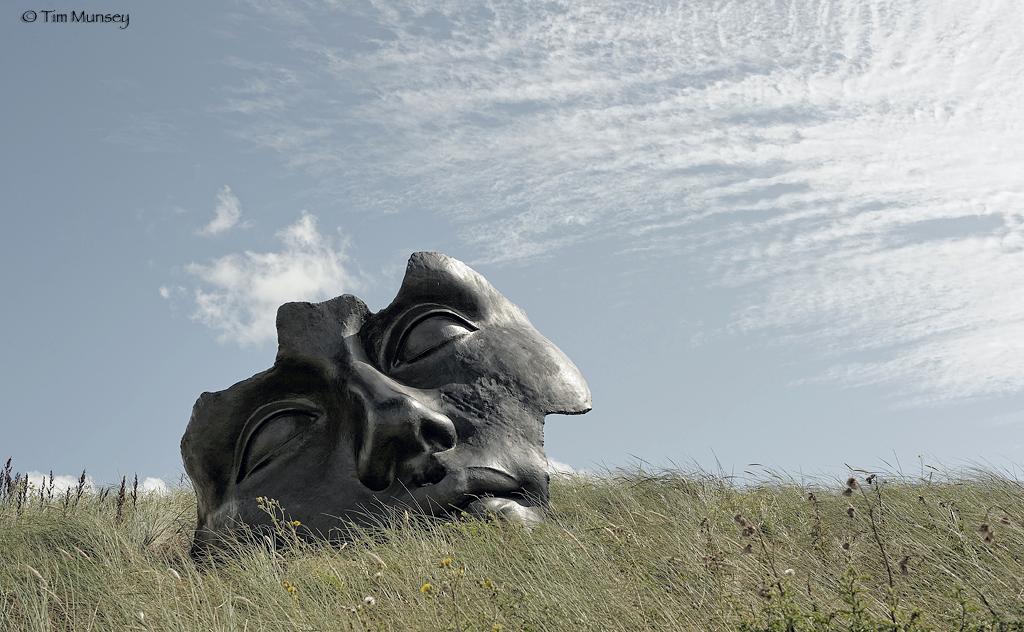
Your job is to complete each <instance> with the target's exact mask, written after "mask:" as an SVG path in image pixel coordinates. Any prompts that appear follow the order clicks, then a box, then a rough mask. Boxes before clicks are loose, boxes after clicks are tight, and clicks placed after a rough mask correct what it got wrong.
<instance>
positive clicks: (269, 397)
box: [181, 252, 590, 547]
mask: <svg viewBox="0 0 1024 632" xmlns="http://www.w3.org/2000/svg"><path fill="white" fill-rule="evenodd" d="M277 330H278V352H277V359H276V361H275V362H274V366H273V367H272V368H270V369H269V370H267V371H264V372H262V373H259V374H257V375H254V376H253V377H251V378H249V379H247V380H244V381H242V382H239V383H238V384H235V385H234V386H232V387H230V388H228V389H226V390H223V391H220V392H217V393H203V394H202V395H201V396H200V397H199V400H198V401H197V402H196V404H195V407H194V409H193V412H192V419H191V420H190V421H189V425H188V429H187V430H186V431H185V436H184V437H183V438H182V441H181V452H182V457H183V459H184V463H185V470H186V472H187V473H188V475H189V477H190V478H191V479H192V482H193V485H194V487H195V490H196V495H197V498H198V513H199V524H198V527H197V529H196V546H197V547H202V546H203V545H204V544H206V543H208V542H211V541H213V540H214V539H216V538H217V537H218V536H219V535H222V534H226V533H229V532H230V531H231V530H232V529H233V527H235V526H236V525H237V524H238V523H245V524H248V525H251V526H261V525H267V524H269V520H270V519H269V516H267V515H266V513H264V512H263V511H261V510H260V509H259V507H258V506H257V503H256V498H257V497H259V496H265V497H269V498H273V499H276V500H278V501H279V502H280V503H281V505H282V507H284V509H285V510H286V511H287V513H288V515H289V518H290V519H297V520H299V521H301V522H302V525H303V530H304V532H305V533H309V534H315V535H320V536H325V537H331V532H332V530H335V529H338V528H339V527H340V526H342V524H343V522H354V523H363V524H365V523H368V522H372V521H373V519H374V518H375V517H377V516H379V515H381V514H383V513H384V512H386V511H387V508H389V507H399V506H400V507H404V508H406V509H408V510H409V511H414V512H420V513H425V514H430V515H437V516H443V515H450V514H451V513H453V512H460V511H466V512H468V513H470V514H474V515H481V516H482V515H486V514H489V513H494V514H498V515H499V516H503V517H505V518H508V519H510V520H515V521H521V522H525V523H532V522H536V521H539V520H541V519H542V518H543V515H544V511H545V509H546V507H547V500H548V477H547V474H546V466H547V459H546V457H545V455H544V448H543V446H544V439H543V424H544V416H545V415H547V414H551V413H562V414H578V413H585V412H587V411H588V410H590V391H589V389H588V388H587V384H586V382H585V381H584V379H583V376H582V375H581V374H580V372H579V370H578V369H577V368H576V366H575V365H573V363H572V362H571V361H570V360H569V359H568V358H567V357H566V356H565V355H564V354H563V353H562V352H561V351H559V349H558V348H557V347H555V346H554V345H553V344H552V343H551V342H550V341H548V340H547V339H546V338H544V336H542V335H541V334H540V333H539V332H538V331H537V330H536V329H534V327H533V325H531V324H530V322H529V320H527V318H526V315H525V314H524V313H523V312H522V310H520V309H519V308H518V307H516V306H515V305H513V304H512V303H511V302H509V301H508V299H506V298H505V297H504V296H502V295H501V294H500V293H499V292H498V291H497V290H495V289H494V288H493V287H492V286H491V285H490V283H488V282H487V281H486V280H485V279H484V278H483V277H481V276H480V275H479V274H477V273H476V272H474V271H473V270H471V269H470V268H469V267H467V266H466V265H465V264H463V263H461V262H460V261H456V260H455V259H451V258H449V257H446V256H445V255H441V254H438V253H428V252H420V253H416V254H414V255H412V257H411V258H410V259H409V265H408V268H407V270H406V274H405V280H404V281H403V283H402V287H401V289H400V290H399V292H398V296H397V297H396V298H395V300H394V302H392V303H391V305H389V306H388V307H387V308H385V309H383V310H381V311H380V312H377V313H375V314H374V313H370V311H369V310H368V309H367V307H366V305H365V304H363V302H362V301H360V300H359V299H358V298H356V297H354V296H351V295H344V296H339V297H337V298H334V299H331V300H329V301H325V302H323V303H287V304H285V305H282V306H281V308H280V309H279V310H278V313H277Z"/></svg>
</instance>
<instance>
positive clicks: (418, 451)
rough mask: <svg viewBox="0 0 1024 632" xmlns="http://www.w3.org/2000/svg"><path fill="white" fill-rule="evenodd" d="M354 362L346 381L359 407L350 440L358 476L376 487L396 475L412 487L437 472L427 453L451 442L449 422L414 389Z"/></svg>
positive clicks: (387, 483) (452, 433)
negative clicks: (354, 368) (355, 367)
mask: <svg viewBox="0 0 1024 632" xmlns="http://www.w3.org/2000/svg"><path fill="white" fill-rule="evenodd" d="M360 364H361V366H360V367H359V368H358V370H357V371H355V377H356V378H357V379H354V380H352V382H350V386H349V388H350V391H351V394H352V396H353V399H354V400H355V401H356V403H357V404H358V405H359V406H358V408H359V409H361V412H362V414H361V417H362V419H361V420H360V421H361V423H359V424H357V426H358V431H357V435H358V436H357V441H356V467H357V470H358V474H359V480H360V481H361V482H362V483H363V484H364V485H366V486H367V487H369V488H370V489H372V490H374V491H380V490H383V489H387V488H388V487H390V486H391V484H392V483H393V482H394V481H395V479H396V478H397V479H398V480H400V481H402V482H403V483H405V484H406V485H409V486H410V487H412V486H419V485H422V484H423V483H425V482H434V480H435V479H436V478H439V477H440V476H439V475H441V476H443V471H439V470H440V468H441V466H440V465H439V464H438V463H437V462H436V461H435V460H434V459H432V458H431V456H432V455H433V454H435V453H437V452H443V451H445V450H449V449H451V448H454V447H455V443H456V434H455V425H454V424H453V423H452V421H451V420H450V419H448V417H446V416H444V415H442V414H440V413H438V412H436V411H434V410H431V409H430V408H429V407H427V406H426V405H424V404H423V403H422V402H421V401H419V399H417V397H416V393H415V392H413V391H411V390H409V389H406V388H405V387H403V386H402V385H401V384H399V383H397V382H395V381H394V380H392V379H390V378H388V377H387V376H386V375H383V374H382V373H380V372H378V371H377V370H375V369H374V368H373V367H371V366H369V365H367V364H365V363H360Z"/></svg>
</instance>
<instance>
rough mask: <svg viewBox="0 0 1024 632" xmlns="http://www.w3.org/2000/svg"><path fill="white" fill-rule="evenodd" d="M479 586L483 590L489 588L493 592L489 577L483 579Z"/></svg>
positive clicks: (492, 584) (492, 583)
mask: <svg viewBox="0 0 1024 632" xmlns="http://www.w3.org/2000/svg"><path fill="white" fill-rule="evenodd" d="M480 585H481V586H483V587H484V588H490V589H491V590H494V582H492V581H491V580H490V578H489V577H485V578H484V579H483V581H481V582H480Z"/></svg>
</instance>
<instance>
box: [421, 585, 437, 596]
mask: <svg viewBox="0 0 1024 632" xmlns="http://www.w3.org/2000/svg"><path fill="white" fill-rule="evenodd" d="M432 590H434V586H433V585H432V584H431V583H430V582H423V585H422V586H420V592H421V593H423V594H424V595H425V594H427V593H429V592H430V591H432Z"/></svg>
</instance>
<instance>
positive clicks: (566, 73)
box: [231, 0, 1024, 403]
mask: <svg viewBox="0 0 1024 632" xmlns="http://www.w3.org/2000/svg"><path fill="white" fill-rule="evenodd" d="M310 6H315V5H310ZM324 6H328V5H324ZM375 6H377V8H375V9H366V14H365V15H364V16H363V17H364V18H365V19H368V20H371V21H373V22H375V23H376V24H377V27H378V31H379V32H386V33H388V34H389V37H387V38H378V39H375V40H373V42H372V45H371V43H370V42H364V44H365V46H362V47H361V48H359V49H346V48H344V46H343V45H342V44H340V43H339V41H338V40H336V39H325V38H324V37H323V36H322V33H326V32H330V30H328V29H321V30H318V29H317V28H316V27H315V26H310V24H319V23H327V22H325V21H327V20H329V19H330V18H331V16H332V12H331V10H330V9H327V8H325V9H323V10H322V11H323V13H322V15H317V16H316V18H317V19H316V20H311V21H310V22H309V23H303V24H299V23H295V22H291V23H290V24H291V26H290V27H289V28H292V29H294V33H295V35H296V40H297V41H298V40H302V42H303V43H302V45H301V46H297V50H300V51H303V52H304V53H305V54H306V55H307V57H306V59H304V60H303V63H302V64H296V65H294V66H292V67H283V66H282V67H273V68H256V67H253V69H252V71H251V74H252V76H251V77H248V78H247V81H249V82H250V83H253V82H256V83H257V84H258V85H259V86H260V90H259V91H257V92H254V93H253V94H252V95H251V98H252V99H253V101H254V103H258V104H260V105H261V106H266V107H262V109H261V108H255V107H254V108H249V109H245V108H241V109H236V111H238V112H243V111H244V112H249V114H245V115H242V116H245V117H247V118H245V119H244V120H246V121H247V123H248V124H247V125H246V126H244V130H242V131H240V134H241V133H245V134H246V135H247V136H248V137H249V138H252V139H253V140H254V142H256V143H259V144H261V145H263V146H264V147H266V148H267V149H269V150H271V151H275V152H279V153H280V154H281V156H282V157H283V159H284V160H285V162H286V164H288V165H289V166H291V167H293V168H297V169H304V170H306V171H307V172H308V173H310V174H311V175H313V176H315V177H319V178H321V179H322V181H324V182H325V183H334V182H338V181H342V180H343V181H345V182H348V183H351V184H350V185H348V186H349V188H350V189H351V190H350V191H349V192H350V193H351V196H350V199H352V200H357V201H358V202H359V203H360V204H365V205H368V206H371V207H372V206H375V205H380V206H387V207H392V206H396V205H401V204H402V202H403V200H402V199H395V198H393V197H389V198H379V199H375V194H376V195H378V196H379V192H380V191H395V190H398V191H401V192H403V193H402V195H403V196H405V199H407V200H413V201H415V202H416V203H417V204H418V205H420V206H421V207H427V208H437V209H446V210H445V211H444V212H447V213H449V215H450V217H451V219H452V220H453V221H454V222H455V223H456V225H457V226H459V227H460V234H461V236H462V237H463V238H464V239H465V240H466V241H467V242H469V243H470V244H472V245H474V246H476V248H477V250H478V252H479V253H480V255H481V256H480V257H479V259H490V260H493V261H500V260H508V259H515V258H528V257H532V256H536V255H543V254H546V253H549V252H551V251H553V250H556V249H558V248H560V247H563V246H565V245H568V244H573V243H578V242H582V241H587V240H595V239H599V238H608V239H610V240H612V241H613V242H614V243H617V244H619V250H620V252H622V253H628V254H629V255H630V256H638V255H641V254H646V255H650V256H662V255H666V254H670V255H672V256H678V257H682V258H683V260H684V261H687V262H690V263H692V265H695V266H700V267H701V268H703V269H704V271H705V274H706V277H707V282H708V284H709V285H725V286H729V287H733V288H736V289H737V290H738V291H739V292H740V293H742V294H743V296H744V299H743V301H742V302H743V306H742V307H743V309H742V310H740V311H738V312H737V313H736V314H735V315H734V317H733V323H732V325H731V327H730V328H729V330H730V331H733V332H757V333H758V334H760V335H763V336H766V337H767V338H769V339H773V340H774V341H775V342H777V343H779V344H790V343H792V344H798V345H806V347H805V348H806V349H807V352H808V353H809V354H811V355H814V356H816V357H821V354H822V353H824V354H825V355H824V357H825V358H826V359H827V360H828V361H830V362H831V363H832V366H831V368H829V369H828V370H826V371H825V373H824V374H823V375H820V376H817V377H816V378H813V379H825V380H834V381H838V382H840V383H843V384H853V385H859V384H876V383H885V384H889V385H895V386H896V387H897V389H899V390H901V391H902V395H903V397H904V400H905V401H908V402H914V403H926V402H941V401H947V400H950V399H962V398H973V397H998V396H1002V395H1007V394H1010V393H1019V392H1021V391H1022V390H1024V276H1022V275H1021V273H1020V271H1021V270H1022V269H1024V221H1022V218H1024V178H1022V177H1021V174H1024V151H1022V150H1021V148H1022V147H1024V124H1022V122H1021V121H1022V117H1021V114H1020V103H1022V102H1024V81H1021V79H1020V78H1021V76H1024V38H1021V37H1020V25H1021V24H1024V3H1020V2H1018V1H1016V0H1003V1H999V0H994V1H992V2H985V3H980V4H979V3H937V2H932V1H931V0H917V1H914V0H846V1H842V0H800V1H796V0H794V1H790V2H775V3H754V4H751V3H692V2H666V3H633V2H618V1H609V2H601V1H596V0H595V1H583V2H578V1H575V0H574V1H566V2H553V3H544V4H524V3H521V2H518V1H511V0H510V1H500V0H499V1H497V2H492V3H488V5H487V7H488V8H486V9H482V8H480V7H479V5H477V4H476V3H471V2H458V1H455V2H449V3H446V4H444V5H442V6H439V7H434V8H431V9H427V8H425V7H424V6H422V5H421V4H420V3H416V2H408V3H401V2H399V3H397V4H396V5H394V6H391V7H389V8H385V7H383V6H382V5H375ZM338 19H339V20H343V19H344V16H341V17H339V18H338ZM281 77H288V78H289V81H288V82H286V83H285V82H282V81H281ZM275 86H278V87H276V88H275ZM332 89H333V90H336V91H344V90H350V89H354V90H355V93H356V94H357V95H359V96H360V98H359V99H355V100H354V102H355V105H353V106H350V107H347V108H342V109H341V110H337V109H336V110H335V111H327V110H325V109H324V108H323V107H321V106H319V105H318V103H325V102H329V103H331V104H332V107H334V103H336V102H341V101H343V100H342V99H338V100H336V101H332V100H330V99H324V97H323V95H324V93H325V92H330V91H331V90H332ZM368 95H369V96H368ZM231 98H232V99H233V100H234V101H235V102H236V105H239V103H238V102H242V103H241V105H244V101H245V99H246V94H245V93H244V91H235V92H233V93H232V94H231ZM268 103H269V104H272V105H270V106H267V104H268ZM268 108H269V109H268ZM354 125H355V126H360V127H359V132H360V133H359V134H358V135H353V134H352V133H351V131H352V130H353V126H354ZM353 138H366V139H370V140H369V141H367V142H365V143H363V144H359V143H358V142H357V141H353ZM353 142H356V146H353ZM356 157H358V158H356ZM396 174H397V175H396ZM340 176H344V178H342V177H340ZM396 181H397V186H396ZM325 186H327V185H326V184H325ZM360 194H362V195H360ZM690 263H688V264H687V265H690Z"/></svg>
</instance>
